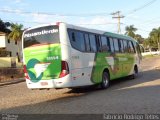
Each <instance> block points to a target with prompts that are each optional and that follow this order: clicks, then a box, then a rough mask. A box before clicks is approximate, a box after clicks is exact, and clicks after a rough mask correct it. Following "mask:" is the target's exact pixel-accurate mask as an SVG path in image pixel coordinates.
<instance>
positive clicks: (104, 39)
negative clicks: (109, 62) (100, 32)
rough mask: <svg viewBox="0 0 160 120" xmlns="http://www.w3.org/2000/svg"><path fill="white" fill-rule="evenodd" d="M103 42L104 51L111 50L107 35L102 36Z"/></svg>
mask: <svg viewBox="0 0 160 120" xmlns="http://www.w3.org/2000/svg"><path fill="white" fill-rule="evenodd" d="M101 43H102V48H101V49H102V52H107V51H109V47H108V40H107V37H106V36H102V37H101Z"/></svg>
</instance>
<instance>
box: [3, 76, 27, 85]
mask: <svg viewBox="0 0 160 120" xmlns="http://www.w3.org/2000/svg"><path fill="white" fill-rule="evenodd" d="M24 81H25V79H24V78H20V79H16V80H10V81H5V82H0V86H4V85H10V84H16V83H20V82H24Z"/></svg>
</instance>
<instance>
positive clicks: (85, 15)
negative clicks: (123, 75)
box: [0, 0, 160, 38]
mask: <svg viewBox="0 0 160 120" xmlns="http://www.w3.org/2000/svg"><path fill="white" fill-rule="evenodd" d="M0 4H1V5H0V19H2V20H3V21H4V22H13V23H18V24H23V25H24V28H29V27H33V26H37V25H41V24H50V23H55V22H66V23H70V24H74V25H79V26H83V27H86V28H93V29H98V30H104V31H109V32H117V31H118V25H117V23H118V20H117V19H113V18H112V17H113V15H112V13H115V12H116V11H120V12H121V13H120V15H121V16H124V18H122V19H121V20H120V22H121V26H120V27H121V33H122V34H124V33H125V27H126V26H129V25H134V27H135V28H137V29H138V30H137V31H136V33H137V34H140V35H142V36H143V37H145V38H147V37H148V34H149V33H150V31H151V30H152V29H153V28H158V27H160V14H159V11H160V10H159V6H160V0H0Z"/></svg>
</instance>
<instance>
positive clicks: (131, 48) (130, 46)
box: [128, 41, 135, 53]
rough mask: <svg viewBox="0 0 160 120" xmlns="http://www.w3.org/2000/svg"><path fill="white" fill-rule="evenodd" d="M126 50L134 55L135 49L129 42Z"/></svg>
mask: <svg viewBox="0 0 160 120" xmlns="http://www.w3.org/2000/svg"><path fill="white" fill-rule="evenodd" d="M128 50H129V52H130V53H135V49H134V47H133V44H132V42H131V41H129V42H128Z"/></svg>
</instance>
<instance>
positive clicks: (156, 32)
mask: <svg viewBox="0 0 160 120" xmlns="http://www.w3.org/2000/svg"><path fill="white" fill-rule="evenodd" d="M150 38H151V39H152V40H153V41H154V42H155V43H157V45H156V46H157V47H158V50H160V43H159V42H160V27H159V28H158V29H156V28H154V29H153V30H152V31H151V32H150Z"/></svg>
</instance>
